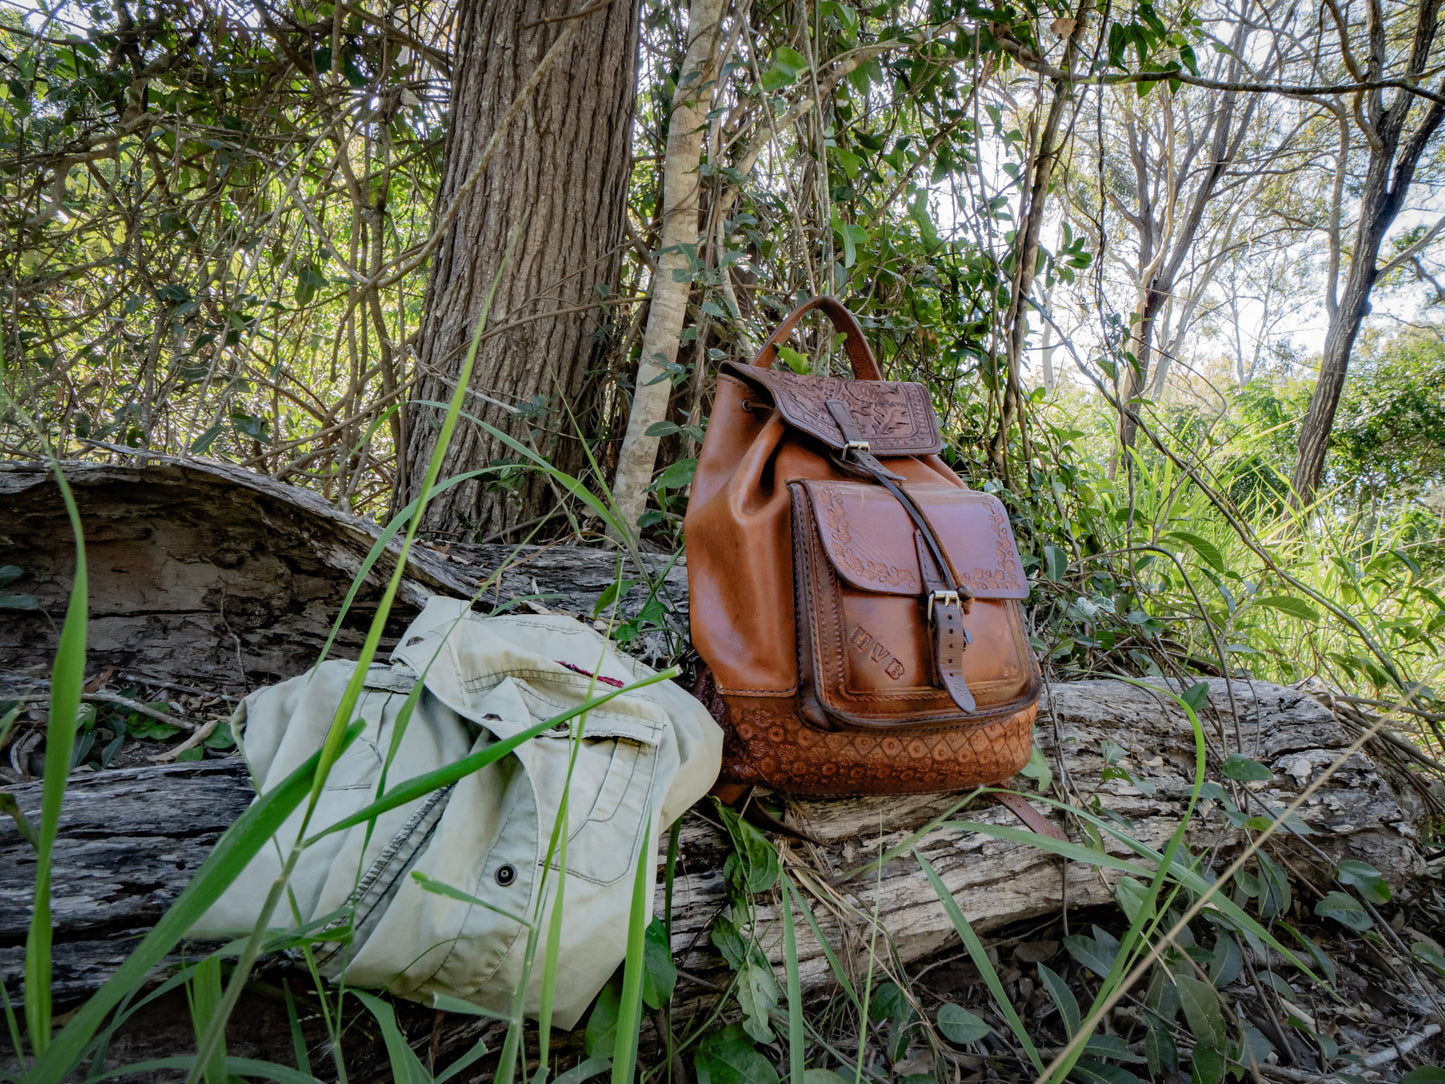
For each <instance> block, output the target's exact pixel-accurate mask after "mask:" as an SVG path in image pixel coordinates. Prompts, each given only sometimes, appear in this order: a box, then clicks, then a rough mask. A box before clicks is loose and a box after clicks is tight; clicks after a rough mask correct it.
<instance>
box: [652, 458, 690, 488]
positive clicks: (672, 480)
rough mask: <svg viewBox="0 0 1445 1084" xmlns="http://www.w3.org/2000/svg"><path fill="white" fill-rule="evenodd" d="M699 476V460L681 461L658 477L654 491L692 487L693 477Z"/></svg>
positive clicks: (653, 484)
mask: <svg viewBox="0 0 1445 1084" xmlns="http://www.w3.org/2000/svg"><path fill="white" fill-rule="evenodd" d="M696 474H697V460H696V459H693V458H691V457H689V458H687V459H679V460H678V461H677V462H676V463H673V464H672V465H671V466H669V467H668V468H667V469H666V470H665V471H663V472H662V473H661V474H659V475H658V476H657V481H655V482H653V483H652V488H653V489H683V488H684V487H686V486H690V485H692V479H693V476H694V475H696Z"/></svg>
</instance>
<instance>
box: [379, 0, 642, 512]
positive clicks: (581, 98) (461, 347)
mask: <svg viewBox="0 0 1445 1084" xmlns="http://www.w3.org/2000/svg"><path fill="white" fill-rule="evenodd" d="M581 8H582V9H584V10H586V11H587V14H585V15H582V16H580V17H578V18H577V21H576V23H575V25H574V23H573V21H572V19H570V18H569V16H575V15H576V12H577V10H578V9H579V5H578V4H577V3H576V2H575V0H523V2H517V3H488V2H486V0H462V3H461V6H460V9H459V11H458V14H457V26H458V30H457V45H456V59H455V62H454V64H453V67H452V70H453V73H454V75H453V82H452V112H451V118H450V124H449V126H448V130H447V146H446V167H445V171H444V173H443V177H442V184H441V190H440V193H439V195H438V202H437V206H438V220H439V221H441V222H445V221H446V216H447V214H448V210H449V209H450V208H453V207H454V206H455V207H456V209H457V213H456V215H455V218H454V219H452V221H451V224H450V225H449V226H448V227H447V228H446V230H445V234H444V236H443V238H442V240H441V242H440V244H439V245H438V247H437V250H436V253H435V255H434V257H433V260H432V270H431V281H430V285H429V287H428V290H427V301H426V313H425V316H424V318H423V320H422V325H421V329H420V336H419V340H418V348H417V373H418V377H419V379H418V381H417V386H416V387H417V390H416V393H415V398H416V399H417V400H420V401H421V402H418V403H416V404H414V405H413V406H412V408H411V414H410V417H409V420H408V426H407V428H408V445H407V448H406V460H407V463H408V471H407V474H408V498H410V497H415V496H416V493H417V491H418V489H419V487H420V483H421V479H422V477H423V475H424V474H425V471H426V466H427V464H428V462H429V461H430V459H431V456H432V452H433V449H434V448H435V446H436V439H437V431H438V428H439V426H440V420H441V416H442V414H443V413H444V412H443V410H442V409H441V408H439V407H436V406H429V405H426V404H427V403H428V402H431V403H437V402H440V403H445V402H446V401H447V400H448V399H449V398H450V397H451V394H452V392H453V390H454V388H455V382H456V376H457V373H458V370H459V368H460V364H461V361H462V358H463V357H464V356H465V354H466V350H467V347H468V344H469V343H470V341H471V338H472V336H473V334H474V332H475V331H476V327H477V323H478V320H479V318H480V316H481V309H482V304H483V299H484V298H485V296H486V294H487V291H488V289H489V288H490V286H491V284H492V282H493V280H495V279H498V277H499V276H500V279H499V285H498V288H497V293H496V298H495V300H494V301H493V303H492V308H491V312H490V314H489V316H488V320H487V323H488V325H489V326H490V327H491V328H493V329H496V330H497V331H498V333H496V334H493V335H491V336H490V337H489V338H487V339H486V340H485V341H484V342H483V343H482V344H481V348H480V350H479V352H478V356H477V363H476V370H475V373H474V375H473V378H472V386H471V389H470V391H471V395H469V396H468V398H467V400H466V401H465V403H464V405H463V408H464V409H465V410H466V411H467V412H468V413H470V414H472V415H474V416H476V417H478V418H480V419H482V420H483V421H485V422H487V423H488V424H490V425H492V426H495V427H496V428H498V429H501V430H503V431H505V432H507V433H508V434H510V435H511V436H513V437H514V438H516V439H517V440H520V441H522V442H523V443H529V444H530V445H531V446H532V447H533V448H534V449H535V450H536V451H537V452H539V453H540V454H541V455H542V456H544V457H545V458H547V459H548V460H550V461H551V462H552V463H553V464H554V465H555V466H557V467H559V468H561V469H562V470H566V471H568V472H569V473H580V472H581V471H582V469H583V468H584V467H585V465H586V462H587V458H586V454H585V449H584V446H583V443H582V439H581V438H582V434H583V433H585V432H586V426H587V422H588V419H589V415H590V412H591V409H592V407H593V405H594V403H595V400H596V395H597V392H598V390H599V388H600V381H598V380H597V379H596V378H595V375H594V374H593V370H594V369H595V367H596V366H597V365H598V363H599V362H600V361H601V359H602V357H603V353H604V350H603V339H604V337H605V336H604V330H605V326H606V317H605V313H606V311H607V310H606V309H605V308H603V307H601V306H600V305H599V303H600V302H602V301H604V300H605V295H606V294H608V293H609V292H611V291H613V290H614V289H615V287H616V284H617V279H618V274H619V270H620V267H621V243H622V240H623V237H624V236H625V230H626V221H625V213H626V201H627V184H628V180H629V176H630V170H631V154H630V149H629V148H630V142H631V134H632V133H631V128H632V114H633V103H634V100H635V98H636V93H637V87H636V68H637V43H638V27H639V11H640V0H612V2H611V3H609V4H605V5H603V6H601V7H600V9H599V8H597V7H596V5H590V6H589V5H581ZM569 32H570V33H571V35H572V37H571V41H570V42H569V43H568V44H567V46H566V47H565V49H564V52H563V54H562V55H560V56H558V57H557V58H556V62H555V63H553V64H552V65H551V66H550V68H549V70H548V71H546V73H545V74H544V75H543V76H542V78H541V79H540V81H539V82H538V85H537V86H536V88H535V89H534V90H533V91H531V93H532V95H533V100H532V101H530V102H526V103H524V105H523V108H522V112H521V113H520V114H519V115H518V116H517V117H516V118H515V120H513V121H512V122H511V123H510V124H505V123H504V121H505V119H506V115H507V113H508V110H509V107H511V105H512V103H513V101H514V100H515V99H516V98H517V97H518V95H519V94H522V93H524V92H525V91H524V88H525V87H526V84H527V82H528V79H529V78H530V77H531V75H532V74H533V72H534V71H535V70H536V68H537V66H538V64H539V63H540V62H541V61H542V58H543V56H544V55H545V54H546V53H547V50H548V48H549V46H550V45H551V44H552V43H553V42H554V41H556V40H557V39H558V37H559V36H560V35H562V34H565V33H569ZM499 129H501V136H500V140H499V142H498V144H497V146H496V147H495V148H494V152H493V153H492V154H491V156H490V159H489V160H488V161H487V162H486V163H485V166H484V167H483V162H482V158H483V155H484V153H485V151H486V148H487V145H488V142H489V140H490V139H491V137H492V135H493V133H495V132H497V131H498V130H499ZM479 168H480V169H481V172H480V176H479V177H477V178H476V179H475V180H473V173H474V172H475V171H477V170H478V169H479ZM518 231H519V232H518ZM514 232H515V233H516V242H515V245H514V246H513V249H512V253H511V256H510V259H509V260H507V261H506V264H505V266H503V263H504V256H505V254H506V251H507V246H508V242H509V241H510V240H511V238H512V237H513V234H514ZM569 310H575V311H569ZM499 325H502V327H499ZM569 411H570V413H569ZM574 418H575V419H576V422H575V424H574ZM579 427H580V428H581V432H579V431H578V430H579ZM518 458H519V457H518V456H517V454H516V453H515V452H514V451H513V450H511V449H509V448H508V447H507V446H506V445H505V444H504V443H503V442H501V441H499V440H497V439H496V438H495V437H493V436H491V435H489V434H488V433H486V432H485V431H484V430H482V429H481V428H480V427H478V426H476V425H475V424H471V423H468V422H465V421H464V422H463V424H462V425H461V426H459V427H458V429H457V432H456V435H455V437H454V438H453V440H452V444H451V447H450V448H449V449H448V451H447V454H446V458H445V460H444V462H443V468H442V475H443V477H446V476H448V475H453V474H458V473H461V472H463V471H466V470H472V469H476V468H478V467H482V466H485V465H487V464H492V463H498V462H506V461H515V460H516V459H518ZM489 483H493V480H492V479H482V480H479V481H473V482H466V483H463V484H461V485H459V486H457V487H455V488H453V489H451V490H449V491H447V492H446V493H444V494H442V495H441V496H439V497H437V498H435V499H433V501H432V503H431V504H430V506H429V507H428V510H427V518H426V523H425V525H426V527H427V528H428V529H430V530H433V531H437V532H447V533H448V534H450V535H452V536H453V537H456V536H460V537H464V538H467V539H470V538H472V537H473V536H474V535H475V534H477V533H478V532H480V533H481V534H483V535H490V534H495V533H497V532H500V531H503V530H505V529H507V528H510V527H514V526H516V525H517V524H519V523H522V522H525V521H528V520H531V519H534V518H535V517H537V516H539V515H541V514H543V513H546V512H548V511H550V510H551V509H553V508H554V507H555V505H556V498H555V496H554V495H553V492H552V490H551V489H550V488H549V486H548V483H547V480H546V479H545V478H544V477H542V476H540V475H539V474H537V473H536V472H535V471H527V472H524V473H523V474H522V475H521V476H520V477H519V478H514V479H511V480H509V481H506V482H505V483H504V484H502V485H497V484H494V483H493V484H489Z"/></svg>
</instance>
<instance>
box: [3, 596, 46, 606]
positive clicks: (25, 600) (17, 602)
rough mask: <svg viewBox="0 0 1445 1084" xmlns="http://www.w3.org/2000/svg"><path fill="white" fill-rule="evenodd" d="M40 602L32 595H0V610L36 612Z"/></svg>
mask: <svg viewBox="0 0 1445 1084" xmlns="http://www.w3.org/2000/svg"><path fill="white" fill-rule="evenodd" d="M38 609H40V600H39V599H37V598H36V597H35V596H34V595H0V610H38Z"/></svg>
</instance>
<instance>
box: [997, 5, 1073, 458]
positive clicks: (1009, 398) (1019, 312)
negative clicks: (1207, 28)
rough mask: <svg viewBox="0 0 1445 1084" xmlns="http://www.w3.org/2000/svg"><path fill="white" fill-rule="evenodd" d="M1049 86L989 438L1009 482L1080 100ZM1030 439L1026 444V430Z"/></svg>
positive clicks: (1067, 48) (1063, 83) (1069, 65)
mask: <svg viewBox="0 0 1445 1084" xmlns="http://www.w3.org/2000/svg"><path fill="white" fill-rule="evenodd" d="M1087 10H1088V6H1087V4H1086V3H1084V2H1083V0H1081V2H1080V4H1079V8H1078V10H1077V11H1076V12H1075V13H1074V19H1073V22H1072V24H1071V25H1070V27H1069V31H1068V39H1067V41H1066V43H1065V45H1064V56H1063V61H1062V62H1061V64H1060V67H1061V68H1062V70H1064V71H1066V72H1068V73H1070V74H1071V75H1072V74H1073V71H1074V64H1075V62H1076V61H1077V59H1078V53H1079V43H1080V41H1081V40H1082V39H1083V36H1084V28H1085V26H1086V23H1085V19H1084V16H1085V14H1086V12H1087ZM1050 89H1051V92H1052V95H1053V97H1052V100H1051V101H1050V103H1049V114H1048V117H1047V119H1046V120H1045V121H1044V127H1043V131H1042V132H1041V133H1040V135H1039V143H1038V148H1039V149H1038V153H1037V155H1035V157H1034V161H1033V183H1032V184H1031V185H1030V186H1029V189H1028V192H1027V196H1026V197H1025V199H1026V202H1025V203H1024V204H1023V206H1022V207H1021V208H1020V215H1019V218H1020V221H1022V223H1023V229H1022V230H1020V231H1019V235H1018V240H1017V242H1016V244H1015V248H1014V253H1015V260H1016V262H1015V264H1014V274H1013V284H1012V290H1011V291H1010V297H1009V307H1008V315H1007V317H1006V320H1005V327H1004V345H1005V350H1006V355H1007V365H1008V371H1007V373H1006V375H1005V379H1004V392H1003V401H1002V403H1001V406H1000V410H999V419H998V430H997V431H996V432H995V433H994V435H993V439H992V440H991V441H989V449H988V454H989V461H990V462H991V463H992V465H993V469H994V470H995V471H996V472H997V473H998V474H999V475H1000V476H1001V477H1002V478H1003V479H1004V480H1005V481H1008V477H1009V473H1008V431H1009V426H1010V425H1012V424H1013V420H1014V418H1016V417H1017V418H1019V419H1020V426H1022V417H1023V413H1022V410H1023V391H1022V388H1021V380H1022V374H1023V354H1024V347H1025V344H1026V341H1027V339H1028V298H1029V293H1030V292H1031V291H1032V290H1033V287H1034V273H1035V271H1037V269H1038V259H1039V230H1040V228H1041V227H1042V225H1043V221H1044V206H1045V204H1046V202H1047V201H1048V196H1049V186H1050V184H1051V183H1052V181H1053V176H1054V167H1055V166H1056V165H1058V162H1059V155H1060V152H1061V150H1062V149H1063V139H1062V137H1061V135H1060V132H1059V129H1060V127H1061V126H1062V123H1063V119H1064V108H1065V106H1066V105H1069V106H1072V105H1073V104H1074V102H1075V101H1076V100H1077V98H1076V94H1077V91H1076V90H1075V88H1074V87H1073V86H1072V85H1071V84H1070V83H1069V81H1068V80H1065V79H1054V80H1053V81H1052V83H1051V87H1050ZM1021 431H1022V430H1021ZM1025 444H1026V445H1027V434H1026V433H1025Z"/></svg>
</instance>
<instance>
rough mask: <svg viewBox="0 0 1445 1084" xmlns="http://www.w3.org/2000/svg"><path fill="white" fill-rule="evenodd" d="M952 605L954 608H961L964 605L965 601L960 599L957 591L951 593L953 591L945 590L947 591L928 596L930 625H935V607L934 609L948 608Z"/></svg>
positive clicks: (935, 592)
mask: <svg viewBox="0 0 1445 1084" xmlns="http://www.w3.org/2000/svg"><path fill="white" fill-rule="evenodd" d="M950 604H952V605H954V606H961V605H962V604H963V600H962V599H961V598H960V597H959V594H958V592H957V591H951V590H947V589H945V590H942V591H934V592H933V593H932V594H931V595H929V596H928V623H929V624H930V625H931V624H933V607H934V606H935V605H943V606H948V605H950Z"/></svg>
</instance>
